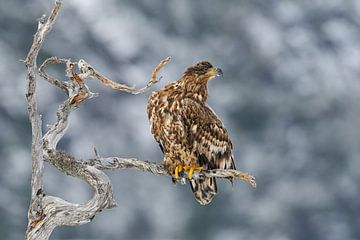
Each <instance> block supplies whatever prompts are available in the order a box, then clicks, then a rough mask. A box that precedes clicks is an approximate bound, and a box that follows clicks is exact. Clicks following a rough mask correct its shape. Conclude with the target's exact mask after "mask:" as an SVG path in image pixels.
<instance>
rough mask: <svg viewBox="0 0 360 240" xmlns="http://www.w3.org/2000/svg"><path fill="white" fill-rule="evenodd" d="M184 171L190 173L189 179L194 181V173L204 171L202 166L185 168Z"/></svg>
mask: <svg viewBox="0 0 360 240" xmlns="http://www.w3.org/2000/svg"><path fill="white" fill-rule="evenodd" d="M184 170H185V171H189V174H188V178H189V179H192V178H193V173H194V171H201V170H203V167H200V166H184Z"/></svg>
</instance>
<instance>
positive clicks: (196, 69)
mask: <svg viewBox="0 0 360 240" xmlns="http://www.w3.org/2000/svg"><path fill="white" fill-rule="evenodd" d="M191 75H195V76H196V77H198V78H203V79H205V80H207V81H208V80H211V79H213V78H214V77H217V76H222V75H223V72H222V70H221V69H220V68H216V67H213V65H211V63H209V62H208V61H201V62H198V63H196V64H194V65H192V66H191V67H189V68H188V69H186V71H185V73H184V76H191Z"/></svg>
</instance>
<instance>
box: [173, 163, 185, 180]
mask: <svg viewBox="0 0 360 240" xmlns="http://www.w3.org/2000/svg"><path fill="white" fill-rule="evenodd" d="M182 171H183V166H182V165H177V166H176V168H175V178H176V179H178V178H180V176H179V172H182Z"/></svg>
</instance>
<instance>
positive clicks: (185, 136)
mask: <svg viewBox="0 0 360 240" xmlns="http://www.w3.org/2000/svg"><path fill="white" fill-rule="evenodd" d="M221 74H222V72H221V70H220V69H219V68H214V67H213V66H212V65H211V64H210V63H209V62H206V61H204V62H199V63H197V64H195V65H193V66H191V67H189V68H188V69H187V70H186V71H185V73H184V75H183V76H182V77H181V78H180V79H179V80H178V81H176V82H174V83H171V84H168V85H166V86H165V87H164V88H163V89H161V90H159V91H157V92H154V93H153V94H152V95H151V97H150V99H149V102H148V106H147V111H148V116H149V120H150V125H151V126H150V127H151V132H152V134H153V135H154V137H155V139H156V141H157V142H158V143H159V145H160V147H161V149H162V151H163V153H164V164H165V165H166V166H167V168H168V171H169V173H170V174H172V175H174V171H175V168H176V167H177V166H178V165H185V166H201V167H203V169H235V164H234V160H233V155H232V143H231V140H230V138H229V135H228V133H227V131H226V129H225V127H224V125H223V123H222V122H221V121H220V119H219V118H218V117H217V116H216V114H215V113H214V111H213V110H212V109H211V108H210V107H209V106H208V105H207V103H206V100H207V96H208V91H207V83H208V81H209V80H210V79H212V78H214V77H216V76H218V75H221ZM190 185H191V188H192V190H193V192H194V194H195V198H196V200H197V201H198V202H199V203H200V204H202V205H205V204H208V203H210V202H211V200H212V198H213V197H214V195H215V194H216V192H217V187H216V180H215V178H207V179H203V180H201V179H199V180H193V179H191V180H190Z"/></svg>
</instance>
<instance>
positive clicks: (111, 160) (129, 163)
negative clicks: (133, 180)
mask: <svg viewBox="0 0 360 240" xmlns="http://www.w3.org/2000/svg"><path fill="white" fill-rule="evenodd" d="M83 162H84V163H86V164H88V165H90V166H94V167H96V168H97V169H100V170H116V169H124V168H135V169H138V170H141V171H144V172H149V173H151V174H155V175H168V176H170V174H169V173H168V171H167V170H166V168H165V167H164V166H163V165H162V164H156V163H153V162H150V161H144V160H138V159H135V158H121V157H108V158H101V157H97V158H94V159H88V160H86V161H83ZM184 177H187V176H184ZM207 177H217V178H232V179H234V180H236V179H240V180H243V181H245V182H248V183H250V184H251V186H253V187H256V181H255V177H253V176H252V175H250V174H249V173H246V172H242V171H238V170H229V169H227V170H224V169H212V170H202V171H198V172H194V174H193V178H194V179H197V178H207Z"/></svg>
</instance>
